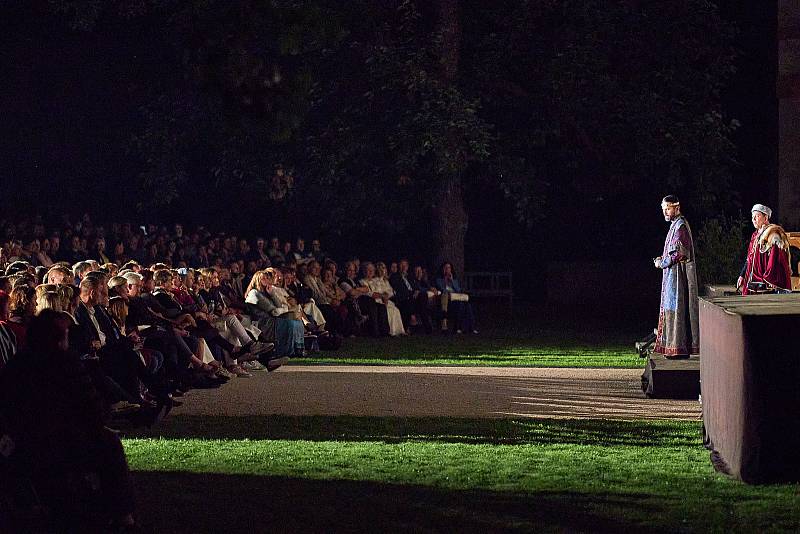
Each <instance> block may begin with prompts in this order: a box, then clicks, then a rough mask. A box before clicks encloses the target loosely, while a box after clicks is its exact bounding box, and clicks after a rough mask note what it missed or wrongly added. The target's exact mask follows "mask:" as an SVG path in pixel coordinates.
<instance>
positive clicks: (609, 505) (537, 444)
mask: <svg viewBox="0 0 800 534" xmlns="http://www.w3.org/2000/svg"><path fill="white" fill-rule="evenodd" d="M223 419H225V418H214V419H212V420H211V421H207V422H206V423H201V422H200V421H197V420H195V421H192V420H181V421H176V423H175V425H176V426H175V427H174V428H173V429H172V430H171V431H168V432H167V433H166V434H163V435H162V436H160V437H158V438H149V439H147V438H132V439H127V440H125V447H126V452H127V454H128V458H129V461H130V464H131V467H132V468H133V469H134V470H138V471H142V472H145V473H146V474H147V476H149V477H151V478H152V477H154V476H157V477H161V478H164V479H169V478H170V477H173V476H179V477H182V476H188V475H187V474H190V473H202V474H205V475H209V474H215V475H225V476H227V477H236V478H235V480H236V481H237V482H236V483H237V484H240V485H241V484H244V487H242V488H241V491H242V492H243V494H244V495H249V494H250V493H248V488H247V486H248V485H251V486H252V487H253V488H256V487H259V488H260V487H265V488H284V489H285V491H289V490H290V489H291V488H294V490H292V491H296V488H297V487H298V484H299V487H300V488H301V490H299V491H304V489H303V488H308V491H313V492H317V491H320V488H329V489H330V490H331V491H334V488H335V493H336V497H335V498H337V499H345V500H349V499H350V498H351V497H352V496H351V495H350V494H349V493H351V492H352V493H354V494H355V495H353V496H360V495H362V492H363V493H364V495H369V499H370V500H371V501H375V502H377V503H378V506H379V509H378V510H377V511H376V510H373V509H371V508H370V507H371V506H373V505H374V504H375V503H374V502H373V503H372V504H371V505H370V506H369V507H367V506H366V505H364V510H363V513H365V514H372V515H376V514H377V516H380V513H381V510H380V506H384V507H387V510H388V509H389V508H391V507H392V506H393V502H394V500H396V499H407V500H409V501H413V502H416V499H418V498H424V499H430V498H432V497H431V495H433V496H434V497H433V498H436V499H443V500H444V501H445V502H447V503H451V502H453V503H455V502H460V501H461V500H463V499H467V501H472V500H474V501H475V502H504V503H507V501H508V499H511V501H513V506H512V509H511V510H506V511H505V512H504V514H505V515H503V514H501V516H502V517H500V518H498V517H495V512H494V511H492V510H491V509H488V508H487V509H486V510H485V511H484V512H480V508H481V507H480V506H478V508H477V509H476V510H472V512H471V513H472V514H475V513H478V515H481V514H483V515H485V516H486V518H489V519H486V520H487V521H489V520H491V521H493V522H496V521H500V522H501V523H500V524H497V523H492V524H493V527H494V528H499V529H512V530H513V528H514V527H515V525H516V523H515V522H516V521H522V522H523V524H526V525H527V526H528V527H531V526H536V527H544V530H559V529H561V528H562V527H563V526H564V525H569V524H570V523H571V521H572V519H575V518H578V517H581V518H582V519H581V520H580V521H581V522H584V521H588V523H587V525H588V526H590V527H591V525H594V528H588V530H616V528H617V527H619V526H620V525H625V526H627V527H633V528H639V529H644V530H649V531H652V530H667V531H675V530H679V531H699V532H705V531H720V532H722V531H726V532H727V531H768V530H774V531H796V530H797V529H798V528H800V511H799V510H800V495H799V494H798V486H796V485H775V486H761V487H757V486H746V485H744V484H741V483H738V482H735V481H732V480H729V479H727V478H724V477H722V476H720V475H717V474H715V473H714V472H713V470H712V468H711V465H710V462H709V460H708V454H707V451H705V450H704V449H703V448H702V446H701V445H700V443H699V423H693V422H659V421H656V422H651V421H636V422H624V421H623V422H620V421H615V422H612V421H474V420H457V419H419V420H415V419H412V420H403V419H393V418H356V417H300V418H292V417H274V418H273V417H269V418H261V419H262V421H261V422H257V421H256V418H243V419H235V418H234V419H231V420H229V421H223ZM204 424H207V425H208V428H212V427H213V428H216V431H211V432H210V433H209V434H210V437H209V438H201V437H198V436H197V434H199V433H202V425H204ZM198 425H200V426H198ZM181 435H183V436H184V437H178V436H181ZM223 435H229V436H231V437H228V438H222V437H221V436H223ZM242 435H252V436H254V439H241V437H240V436H242ZM154 472H155V473H154ZM157 473H160V474H157ZM170 473H172V474H170ZM221 480H223V481H224V480H225V479H221ZM292 481H294V482H292ZM314 481H326V482H325V483H326V484H328V486H319V485H318V483H317V482H314ZM287 488H288V489H287ZM312 488H313V489H312ZM403 488H405V489H403ZM182 491H183V492H184V493H188V494H191V492H192V491H194V490H192V488H191V487H185V486H184V489H183V490H182ZM196 491H197V492H198V496H197V498H198V499H199V498H201V496H202V497H205V492H204V491H203V488H198V489H197V490H196ZM323 491H324V490H323ZM420 495H421V496H423V497H419V496H420ZM503 495H505V496H506V497H503ZM184 497H186V495H184ZM306 498H308V499H312V500H313V499H316V498H318V497H317V496H314V495H308V496H306ZM321 498H322V500H323V501H324V500H325V498H324V497H321ZM381 503H382V504H381ZM351 506H352V504H351ZM355 506H356V509H357V510H358V509H359V508H358V503H355ZM301 508H302V507H301ZM323 508H324V506H323ZM368 508H369V509H368ZM317 513H324V512H319V510H317ZM386 513H387V514H388V513H389V512H388V511H387V512H386ZM459 513H464V514H467V513H470V512H468V511H467V510H464V511H462V512H459ZM404 517H405V519H406V520H407V521H410V522H411V523H410V524H411V526H412V527H414V526H415V525H416V526H425V525H427V524H428V523H426V522H427V521H428V518H427V517H419V518H414V517H411V518H409V517H407V515H406V516H404ZM571 518H572V519H571ZM456 519H458V518H456ZM472 519H473V520H477V519H475V518H474V517H473V518H472ZM478 519H480V518H478ZM526 521H527V522H531V521H532V523H526ZM468 524H469V523H468ZM581 524H583V523H581ZM587 525H584V527H586V526H587ZM579 529H582V528H579Z"/></svg>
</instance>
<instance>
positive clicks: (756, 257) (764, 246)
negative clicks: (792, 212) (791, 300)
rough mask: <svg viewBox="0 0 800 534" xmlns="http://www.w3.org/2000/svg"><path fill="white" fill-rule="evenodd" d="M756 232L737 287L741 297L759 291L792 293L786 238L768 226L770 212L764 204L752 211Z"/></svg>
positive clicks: (779, 231)
mask: <svg viewBox="0 0 800 534" xmlns="http://www.w3.org/2000/svg"><path fill="white" fill-rule="evenodd" d="M752 216H753V226H754V227H755V229H756V230H755V232H753V235H752V236H751V237H750V245H749V246H748V247H747V261H746V263H745V266H744V269H743V271H742V275H741V276H740V277H739V280H738V281H737V284H736V285H737V287H741V288H742V295H749V294H752V293H753V292H756V291H758V290H760V289H763V290H765V291H772V292H776V293H790V292H791V291H792V272H791V269H790V268H789V239H788V237H787V235H786V232H785V231H784V230H783V228H781V227H780V226H778V225H777V224H770V223H769V218H770V217H771V216H772V210H771V209H769V208H768V207H766V206H764V205H763V204H756V205H755V206H753V209H752Z"/></svg>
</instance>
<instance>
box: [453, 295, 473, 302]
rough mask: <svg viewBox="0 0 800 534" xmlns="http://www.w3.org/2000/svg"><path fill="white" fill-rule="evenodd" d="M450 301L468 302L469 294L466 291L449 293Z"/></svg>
mask: <svg viewBox="0 0 800 534" xmlns="http://www.w3.org/2000/svg"><path fill="white" fill-rule="evenodd" d="M450 300H451V301H452V302H469V295H467V294H466V293H450Z"/></svg>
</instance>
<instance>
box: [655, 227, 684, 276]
mask: <svg viewBox="0 0 800 534" xmlns="http://www.w3.org/2000/svg"><path fill="white" fill-rule="evenodd" d="M691 250H692V237H691V235H689V231H688V230H687V229H686V227H685V226H680V227H679V228H678V229H677V230H676V231H675V237H674V238H673V240H672V243H670V247H669V253H668V254H667V255H666V256H664V257H663V258H661V268H662V269H667V268H669V267H672V266H673V265H675V264H676V263H680V262H682V261H689V260H691V259H692V258H691V257H690V256H691Z"/></svg>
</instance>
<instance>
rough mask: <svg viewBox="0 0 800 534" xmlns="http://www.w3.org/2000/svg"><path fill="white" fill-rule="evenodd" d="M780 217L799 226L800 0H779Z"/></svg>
mask: <svg viewBox="0 0 800 534" xmlns="http://www.w3.org/2000/svg"><path fill="white" fill-rule="evenodd" d="M777 36H778V79H777V87H776V93H777V98H778V217H779V219H778V220H779V221H780V222H781V224H782V225H783V226H785V227H786V229H788V230H797V229H800V0H778V32H777Z"/></svg>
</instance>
